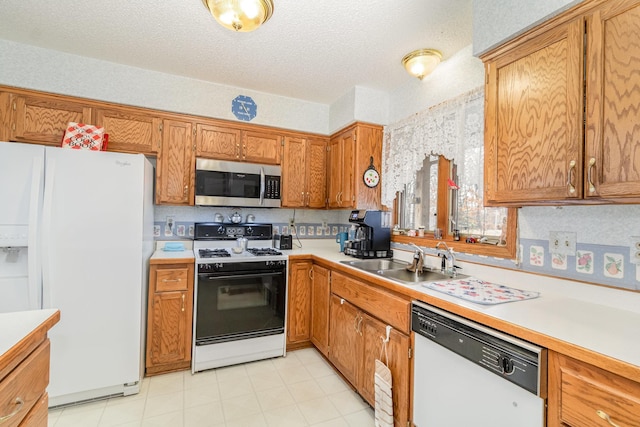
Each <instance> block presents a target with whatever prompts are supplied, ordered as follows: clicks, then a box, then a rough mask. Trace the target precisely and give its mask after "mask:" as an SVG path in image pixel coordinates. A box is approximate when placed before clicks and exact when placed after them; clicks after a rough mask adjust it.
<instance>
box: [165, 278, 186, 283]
mask: <svg viewBox="0 0 640 427" xmlns="http://www.w3.org/2000/svg"><path fill="white" fill-rule="evenodd" d="M162 281H163V282H164V283H167V282H182V279H162Z"/></svg>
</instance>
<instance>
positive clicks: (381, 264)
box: [340, 258, 468, 285]
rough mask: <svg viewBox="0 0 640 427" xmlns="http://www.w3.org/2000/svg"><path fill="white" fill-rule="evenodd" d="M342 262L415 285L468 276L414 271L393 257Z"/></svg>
mask: <svg viewBox="0 0 640 427" xmlns="http://www.w3.org/2000/svg"><path fill="white" fill-rule="evenodd" d="M340 262H341V263H342V264H346V265H350V266H351V267H355V268H358V269H360V270H364V271H367V272H369V273H373V274H376V275H378V276H380V277H384V278H386V279H389V280H393V281H394V282H398V283H403V284H408V285H417V284H420V283H427V282H437V281H441V280H453V279H463V278H465V277H468V276H466V275H464V274H458V275H457V276H456V277H451V275H449V274H443V273H441V272H439V271H434V270H424V271H423V272H421V273H414V272H412V271H409V270H407V265H408V264H407V263H406V262H404V261H399V260H394V259H386V258H385V259H363V260H354V261H340Z"/></svg>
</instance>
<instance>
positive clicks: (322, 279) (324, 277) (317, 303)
mask: <svg viewBox="0 0 640 427" xmlns="http://www.w3.org/2000/svg"><path fill="white" fill-rule="evenodd" d="M329 275H330V272H329V269H327V268H324V267H320V266H319V265H314V266H313V274H312V280H311V342H312V343H313V345H315V346H316V348H317V349H318V350H319V351H320V352H321V353H322V354H324V355H325V356H326V355H327V354H328V352H329V297H330V295H331V289H330V283H329V277H330V276H329Z"/></svg>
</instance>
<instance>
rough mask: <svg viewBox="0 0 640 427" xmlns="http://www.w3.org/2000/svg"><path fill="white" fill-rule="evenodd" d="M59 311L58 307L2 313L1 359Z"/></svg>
mask: <svg viewBox="0 0 640 427" xmlns="http://www.w3.org/2000/svg"><path fill="white" fill-rule="evenodd" d="M57 312H58V310H57V309H45V310H31V311H17V312H14V313H0V359H2V358H3V356H4V355H5V354H6V353H7V352H8V351H9V350H11V349H12V348H13V347H14V346H15V345H16V344H18V343H19V342H20V341H22V340H23V339H24V338H25V337H27V336H28V335H29V334H31V333H32V332H33V331H35V330H36V329H38V328H39V327H41V326H42V324H43V323H45V322H47V321H50V322H51V321H52V320H50V319H51V318H52V316H55V315H56V313H57ZM56 322H57V320H56V321H55V322H53V323H56ZM47 329H48V328H47Z"/></svg>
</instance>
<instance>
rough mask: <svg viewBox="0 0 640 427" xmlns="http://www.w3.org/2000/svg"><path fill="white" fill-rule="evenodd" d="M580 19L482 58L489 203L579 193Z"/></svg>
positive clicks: (513, 201) (569, 196)
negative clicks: (488, 58) (487, 59)
mask: <svg viewBox="0 0 640 427" xmlns="http://www.w3.org/2000/svg"><path fill="white" fill-rule="evenodd" d="M583 32H584V31H583V21H582V19H576V20H574V21H573V22H570V23H568V24H565V25H562V26H559V27H557V28H554V29H552V30H550V31H547V32H546V33H544V34H542V35H540V36H538V37H536V38H533V39H531V40H529V41H528V42H526V43H524V44H522V45H520V46H519V47H517V48H514V49H512V50H511V51H509V52H508V53H507V54H504V55H503V56H501V57H499V58H497V59H496V60H494V61H490V62H487V63H486V64H485V71H486V75H487V84H486V88H485V97H486V100H485V149H484V156H485V167H484V173H485V202H486V203H487V204H488V205H500V204H509V202H512V203H515V204H517V202H535V201H545V200H563V199H577V198H581V197H582V178H581V177H582V158H583V131H582V122H583V117H582V116H583V112H582V110H583V109H582V105H583V78H582V76H583V68H582V64H583V44H584V42H583V39H584V34H583Z"/></svg>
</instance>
